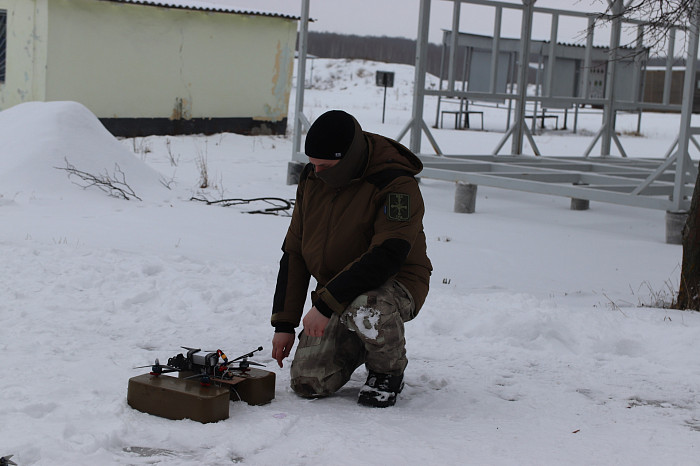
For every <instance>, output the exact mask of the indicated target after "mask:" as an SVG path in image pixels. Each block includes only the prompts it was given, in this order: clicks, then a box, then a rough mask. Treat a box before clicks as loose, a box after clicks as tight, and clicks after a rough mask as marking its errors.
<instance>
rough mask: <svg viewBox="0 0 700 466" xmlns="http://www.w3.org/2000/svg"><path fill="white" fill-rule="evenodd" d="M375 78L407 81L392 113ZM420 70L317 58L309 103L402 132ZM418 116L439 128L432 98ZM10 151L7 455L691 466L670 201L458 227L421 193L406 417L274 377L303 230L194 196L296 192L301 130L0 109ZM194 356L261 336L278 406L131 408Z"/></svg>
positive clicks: (441, 195)
mask: <svg viewBox="0 0 700 466" xmlns="http://www.w3.org/2000/svg"><path fill="white" fill-rule="evenodd" d="M377 70H387V71H394V72H396V85H395V87H394V88H391V89H389V91H388V94H387V110H386V122H385V123H384V124H382V122H381V118H382V99H383V90H382V89H381V88H377V87H376V86H375V85H374V73H375V72H376V71H377ZM307 75H308V72H307ZM412 78H413V70H412V67H410V66H403V65H392V64H381V63H370V62H361V61H345V60H315V61H314V69H313V75H312V77H311V78H310V79H312V80H313V81H314V86H313V88H312V89H309V90H308V91H307V93H306V97H305V112H306V115H307V117H309V118H310V119H313V118H315V117H317V116H318V115H320V114H321V113H323V112H324V111H326V110H328V109H332V108H341V109H344V110H347V111H349V112H351V113H353V114H354V115H356V116H357V118H358V120H359V121H360V123H361V124H362V125H363V126H364V127H365V129H366V130H369V131H373V132H378V133H382V134H385V135H387V136H390V137H395V136H396V135H397V134H399V132H400V131H401V129H402V128H403V127H404V126H405V124H406V123H407V122H408V120H409V119H410V115H411V108H410V106H411V92H412V89H411V82H412ZM293 105H294V103H293V102H292V105H291V108H293ZM484 111H485V112H486V114H485V126H486V131H483V132H482V131H455V130H452V129H439V130H434V134H435V137H436V138H437V140H438V142H439V144H440V146H441V148H442V149H443V151H445V152H446V153H458V152H466V153H470V154H479V153H482V154H488V153H490V152H491V151H492V149H493V148H494V147H495V145H496V144H497V143H498V141H499V140H500V139H501V137H502V135H503V131H504V128H505V118H506V111H505V110H504V109H502V108H501V109H494V108H484ZM425 114H426V120H427V121H428V122H429V123H432V121H431V120H432V119H433V118H434V115H435V102H433V101H430V100H429V101H428V102H427V104H426V110H425ZM569 118H572V116H571V115H569ZM290 121H291V118H290ZM571 125H572V120H571V119H570V120H569V127H571ZM599 125H600V115H599V114H585V115H580V116H579V121H578V128H577V129H578V133H577V134H576V135H574V134H572V132H571V131H570V130H568V131H553V130H548V131H545V132H543V133H542V134H540V135H538V136H536V141H537V144H538V145H539V147H540V149H541V150H542V151H543V152H544V153H545V154H547V155H567V154H568V155H581V154H582V153H583V151H584V150H585V148H586V147H587V146H588V144H589V142H590V138H591V135H592V134H595V132H596V131H597V130H598V127H599ZM636 125H637V118H636V116H635V115H626V116H625V115H623V116H621V117H620V119H619V121H618V125H617V128H618V130H619V131H620V132H621V133H622V134H621V136H620V138H621V140H622V141H623V144H624V145H625V148H626V150H627V152H628V153H629V154H631V155H632V154H634V155H636V156H656V157H660V156H662V155H663V154H664V153H665V152H666V150H667V149H668V147H669V146H670V144H671V143H672V141H673V139H674V137H675V135H676V134H677V127H678V115H664V114H653V115H652V114H649V115H644V117H643V119H642V131H641V133H642V135H641V136H633V135H631V133H633V132H635V131H636ZM0 141H2V143H1V144H0V218H1V219H2V220H1V221H0V261H1V262H2V267H0V352H1V356H0V361H2V366H1V368H2V374H1V376H0V456H5V455H14V457H13V458H12V459H13V460H14V461H15V462H17V463H18V464H20V465H68V464H71V465H95V464H167V465H190V464H198V465H199V464H206V465H221V464H230V463H242V464H253V465H273V464H279V463H283V464H299V465H325V464H339V465H355V464H377V465H379V464H382V465H386V464H391V465H394V464H396V465H399V464H416V465H428V464H473V465H485V464H488V465H513V464H518V465H550V464H574V465H589V464H621V465H641V464H644V465H647V464H648V465H657V464H680V465H691V464H695V465H697V464H700V360H699V358H698V354H699V353H698V349H697V346H698V341H700V314H698V313H694V312H681V311H676V310H669V309H665V308H663V304H664V302H666V303H667V302H669V301H670V300H671V299H672V297H673V293H674V291H675V290H676V288H677V286H678V278H679V269H680V261H681V247H680V246H675V245H668V244H666V243H665V226H664V212H660V211H654V210H645V209H637V208H628V207H621V206H616V205H609V204H603V203H591V209H590V210H588V211H572V210H570V209H569V200H568V199H565V198H556V197H546V196H540V195H530V194H523V193H518V192H510V191H505V190H497V189H489V188H483V187H480V188H479V192H478V199H477V205H476V206H477V212H476V213H475V214H471V215H467V214H456V213H453V212H452V209H453V201H454V185H453V184H450V183H446V182H442V181H437V180H430V179H426V178H423V179H422V190H423V194H424V197H425V200H426V209H427V214H426V217H425V230H426V235H427V238H428V252H429V255H430V257H431V259H432V262H433V265H434V268H435V270H434V273H433V279H432V283H431V286H432V288H431V291H430V294H429V296H428V299H427V301H426V303H425V306H424V308H423V310H422V311H421V314H420V315H419V316H418V318H417V319H415V320H414V321H412V322H411V323H410V324H409V325H408V326H407V341H408V353H409V366H408V369H407V372H406V388H405V390H404V392H403V393H402V395H401V397H400V399H399V401H398V403H397V405H396V406H395V407H393V408H389V409H383V410H381V409H368V408H364V407H361V406H358V405H357V403H356V396H357V391H358V389H359V388H360V386H361V385H362V383H363V382H364V379H365V372H364V370H363V369H360V370H358V371H357V373H356V374H355V376H353V378H352V380H351V381H350V383H348V385H347V386H346V387H344V388H343V389H342V390H341V391H340V392H339V393H338V394H337V395H336V396H333V397H331V398H329V399H321V400H315V401H307V400H303V399H300V398H298V397H297V396H295V395H294V394H293V393H292V392H291V391H290V389H289V388H288V383H289V372H288V364H286V365H285V368H283V369H279V368H278V367H277V365H276V364H273V361H272V359H271V356H270V344H269V342H270V340H271V337H272V328H271V327H270V325H269V314H270V308H271V301H272V294H273V290H274V284H275V279H276V274H277V265H278V261H279V258H280V254H281V253H280V246H281V243H282V239H283V237H284V234H285V231H286V228H287V225H288V221H289V219H288V218H287V217H284V216H272V215H250V214H246V213H244V212H245V211H246V210H250V209H255V208H259V207H262V205H255V206H253V205H247V206H246V205H243V206H238V207H218V206H208V205H205V204H203V203H200V202H196V201H191V200H190V198H191V197H193V196H206V197H207V198H209V199H220V198H246V199H249V198H257V197H278V198H283V199H289V198H293V196H294V190H295V187H294V186H287V185H286V184H285V180H286V173H287V163H288V161H289V160H290V158H291V145H292V144H291V138H290V137H280V136H257V137H245V136H240V135H234V134H221V135H215V136H209V137H204V136H193V137H149V138H145V139H143V138H138V139H136V140H124V141H115V139H114V138H112V137H111V136H110V135H109V134H108V133H107V132H106V131H105V130H104V129H103V128H102V127H101V126H100V125H99V123H98V122H97V120H96V119H95V118H94V116H93V115H92V114H91V113H90V112H89V111H88V110H87V109H85V108H84V107H82V106H80V105H78V104H75V103H65V102H62V103H30V104H23V105H21V106H18V107H14V108H11V109H8V110H5V111H3V112H0ZM424 147H425V148H427V147H429V145H428V144H427V143H426V144H425V145H424ZM424 150H427V149H424ZM69 164H70V165H69ZM69 166H72V167H74V168H75V169H76V170H81V171H85V172H89V173H92V174H107V175H110V176H113V177H114V176H120V175H119V173H120V172H123V174H124V177H125V180H126V182H127V184H128V185H129V186H130V187H131V188H133V190H134V191H135V192H136V194H137V195H138V196H139V197H140V198H141V199H142V201H138V200H135V199H132V200H128V201H127V200H123V199H118V198H114V197H109V196H107V194H106V193H104V192H102V191H100V190H99V189H97V188H96V187H92V188H88V189H82V188H81V187H79V186H77V184H76V183H80V179H78V178H76V177H75V176H73V177H71V178H69V177H68V172H67V171H66V170H65V168H68V167H69ZM203 167H206V177H205V178H206V180H203V175H202V172H203ZM203 181H207V184H208V186H209V187H208V188H204V189H203V188H200V186H201V185H202V182H203ZM166 185H167V186H169V188H170V189H167V188H166ZM180 345H185V346H198V347H205V348H209V349H216V348H221V349H223V350H224V351H225V352H226V353H228V354H229V356H231V355H239V354H243V353H245V352H248V351H250V350H252V349H253V348H256V347H257V346H259V345H262V346H264V347H265V350H264V351H263V352H262V354H261V355H260V357H258V358H256V360H257V361H258V362H262V363H265V364H266V365H267V369H268V370H271V371H274V372H275V373H276V374H277V394H276V398H275V400H274V401H273V402H272V403H270V404H268V405H265V406H256V407H253V406H248V405H245V404H242V403H240V402H238V403H231V405H230V418H229V419H228V420H226V421H222V422H218V423H214V424H206V425H204V424H200V423H198V422H194V421H190V420H182V421H170V420H166V419H162V418H159V417H155V416H151V415H148V414H144V413H141V412H138V411H135V410H133V409H131V408H130V407H129V406H128V405H127V402H126V394H127V383H128V380H129V378H131V377H133V376H136V375H139V374H141V373H143V372H144V369H140V370H135V369H133V367H134V366H140V365H144V364H150V363H151V362H152V361H153V360H154V359H155V358H160V359H161V361H163V360H167V358H168V357H169V356H173V355H174V354H177V353H178V352H180V351H181V349H180V348H179V347H180Z"/></svg>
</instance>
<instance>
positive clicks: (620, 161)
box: [399, 0, 700, 212]
mask: <svg viewBox="0 0 700 466" xmlns="http://www.w3.org/2000/svg"><path fill="white" fill-rule="evenodd" d="M444 1H452V2H453V3H454V8H453V29H452V34H451V37H452V38H453V41H454V46H453V47H452V51H453V53H454V51H456V45H457V40H458V37H459V31H458V25H459V16H460V13H461V8H462V6H463V5H481V6H490V7H492V8H494V10H495V14H494V18H495V21H494V23H495V24H494V35H493V37H494V40H493V41H492V47H493V49H492V67H491V82H492V86H491V90H494V89H495V83H496V79H497V76H496V74H495V73H496V70H497V66H496V60H497V57H498V54H499V52H500V43H499V42H500V40H499V38H500V36H501V31H500V29H501V25H500V22H501V15H502V10H503V9H504V8H509V9H517V10H520V11H521V15H522V18H521V19H522V21H521V37H520V44H519V45H520V50H519V53H518V57H519V63H528V62H529V57H530V52H531V49H530V45H531V42H532V23H533V15H534V14H535V13H538V14H544V15H548V16H550V17H551V25H552V27H551V38H550V42H549V46H550V47H551V50H550V53H549V57H551V60H552V62H554V61H555V60H556V53H555V46H556V44H557V31H558V23H559V17H560V16H563V15H571V16H579V17H581V16H583V17H586V18H588V24H589V28H588V36H587V41H586V52H585V54H586V65H585V66H584V72H588V70H589V69H590V64H591V57H592V56H593V19H594V18H595V16H596V15H594V14H586V13H580V12H569V11H565V10H556V9H551V8H536V7H535V3H536V0H522V4H514V3H505V2H499V1H491V0H444ZM609 2H610V5H611V7H612V11H613V12H614V13H620V12H622V11H623V7H624V5H623V1H622V0H609ZM698 3H700V2H699V1H697V0H696V1H695V5H694V8H695V11H698ZM430 6H431V0H421V1H420V14H419V27H418V39H417V53H416V55H417V59H416V71H415V72H416V82H415V91H414V92H415V94H414V105H413V115H412V119H411V122H410V123H409V124H408V125H407V126H406V128H405V130H404V132H402V133H401V134H400V135H399V139H401V138H402V137H403V136H404V135H405V134H406V133H407V132H408V131H410V146H409V147H410V149H411V150H412V151H413V152H415V153H417V154H419V156H420V157H421V159H422V160H423V162H424V164H425V167H426V168H425V170H424V172H423V175H424V176H426V177H431V178H438V179H443V180H449V181H460V182H464V183H470V184H475V185H484V186H494V187H498V188H504V189H513V190H519V191H527V192H535V193H543V194H552V195H557V196H564V197H572V198H577V199H586V200H595V201H601V202H610V203H615V204H622V205H629V206H637V207H646V208H652V209H661V210H666V211H672V212H683V211H687V210H688V209H689V207H690V197H691V196H692V193H693V189H694V183H695V178H696V176H697V170H696V169H695V167H694V166H693V163H692V161H691V159H690V156H689V153H688V148H689V145H690V143H691V142H692V143H694V144H695V146H696V147H699V148H700V145H699V144H698V143H697V142H696V141H695V139H693V135H694V134H697V133H698V132H700V131H698V130H697V129H695V128H691V126H690V117H691V113H692V100H693V99H692V95H693V92H694V72H692V71H693V70H695V67H696V62H697V52H698V19H697V15H695V16H694V19H695V21H694V22H693V24H691V25H689V27H688V42H687V50H688V55H687V61H686V70H687V71H686V73H685V81H684V96H685V97H684V99H683V105H682V106H681V124H680V129H679V135H678V138H677V139H676V142H675V143H674V145H673V147H671V148H670V149H669V151H668V152H667V153H666V154H665V155H663V154H659V158H658V159H656V158H654V159H639V158H628V157H626V156H627V154H626V153H625V151H624V148H623V147H622V144H621V142H620V141H619V139H618V137H617V135H616V134H615V117H616V113H617V111H618V110H619V109H621V108H624V107H625V106H629V104H630V103H629V102H622V101H620V100H618V99H617V96H616V95H615V87H617V86H615V85H614V83H616V65H617V64H618V62H619V56H618V54H619V50H620V41H621V39H620V37H621V29H622V24H623V19H622V18H621V17H618V16H615V17H614V18H612V19H611V37H610V46H609V54H608V64H607V70H606V76H605V79H606V86H605V96H604V98H603V99H598V100H599V101H600V104H601V105H602V106H603V121H602V124H601V128H600V130H599V131H598V132H597V134H596V135H595V136H594V138H593V140H592V141H591V143H590V145H589V146H588V148H587V149H586V152H585V156H583V157H564V156H555V157H541V156H540V153H539V150H538V148H537V145H536V144H535V141H534V139H533V137H532V134H531V133H530V131H529V129H528V127H527V124H526V122H525V109H526V105H527V103H528V102H530V101H538V100H539V101H540V102H541V101H546V100H550V101H552V100H556V99H557V98H556V97H554V96H552V95H547V94H545V95H542V96H531V95H528V94H527V71H528V69H527V66H519V67H518V81H517V92H516V95H515V96H513V95H512V94H510V95H497V94H498V93H494V92H491V93H489V94H488V95H483V97H486V98H488V97H489V96H490V97H493V96H497V97H499V98H513V99H514V100H515V105H516V109H515V115H514V121H513V125H512V126H511V127H510V129H509V130H508V131H507V132H506V134H505V135H504V137H503V138H502V139H501V141H500V143H499V144H498V146H497V147H496V148H495V149H494V151H493V152H492V154H490V155H476V156H466V155H452V156H448V155H444V154H442V153H441V152H440V151H439V148H438V147H437V144H436V143H433V141H434V138H433V137H432V135H430V130H429V128H428V127H427V125H426V124H425V122H424V121H423V103H424V99H425V97H426V96H443V97H455V96H456V97H464V98H474V97H475V95H476V96H479V95H480V93H469V92H464V91H458V90H456V89H455V79H454V71H453V70H454V65H453V62H452V60H451V62H450V64H449V72H448V86H447V89H444V90H429V89H425V79H424V76H425V63H426V61H427V60H426V54H427V36H428V31H429V29H428V24H429V19H430ZM626 21H627V22H632V23H634V24H636V25H637V26H638V39H637V47H638V48H639V49H640V50H641V49H642V48H643V46H642V41H643V27H644V24H643V23H641V22H635V21H633V20H626ZM670 46H671V47H672V44H671V45H670ZM671 53H672V50H671ZM451 58H453V57H451ZM553 69H554V66H550V67H549V70H553ZM688 70H690V72H689V71H688ZM552 72H553V71H550V72H549V73H548V75H547V77H546V79H547V82H548V83H552V79H553V76H552ZM587 82H588V80H587V79H583V83H584V86H583V89H582V95H584V96H586V95H587V89H586V88H585V87H586V83H587ZM668 85H669V86H670V82H669V83H668ZM547 88H548V89H550V90H551V89H552V88H553V86H552V85H548V86H547ZM634 95H635V96H636V95H638V94H637V93H634ZM689 96H690V97H689ZM577 100H580V101H581V102H580V103H583V102H590V100H591V99H590V98H588V97H580V98H573V99H572V98H567V102H573V103H577V102H576V101H577ZM423 134H425V135H426V136H427V138H428V140H429V141H431V144H432V145H433V149H434V150H435V152H437V156H434V155H428V154H425V153H423V152H421V139H422V135H423ZM509 138H510V139H512V141H511V142H512V145H511V153H510V154H509V155H507V156H505V155H498V154H499V152H500V150H501V149H502V148H503V146H504V145H505V143H506V141H507V140H508V139H509ZM524 138H528V140H529V142H530V145H531V146H532V148H533V150H534V151H535V157H532V156H525V155H523V150H522V149H523V139H524ZM598 142H600V146H601V155H600V157H589V156H588V154H589V153H590V152H591V150H592V148H593V146H594V145H595V144H596V143H598ZM613 143H614V144H616V145H617V147H618V149H619V151H620V153H621V154H622V158H619V157H613V156H611V151H610V149H611V146H612V144H613Z"/></svg>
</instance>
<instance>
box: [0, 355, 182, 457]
mask: <svg viewBox="0 0 700 466" xmlns="http://www.w3.org/2000/svg"><path fill="white" fill-rule="evenodd" d="M146 367H150V368H151V374H156V375H159V374H167V373H169V372H176V371H179V370H180V369H178V368H176V367H173V366H168V365H167V364H161V363H160V361H159V360H158V358H156V361H155V363H154V364H152V365H150V366H137V367H134V369H144V368H146ZM164 368H165V370H163V369H164ZM0 466H1V465H0Z"/></svg>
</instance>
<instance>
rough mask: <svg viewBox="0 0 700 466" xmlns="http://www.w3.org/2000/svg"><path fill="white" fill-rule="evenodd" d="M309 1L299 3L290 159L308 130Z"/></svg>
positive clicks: (303, 0) (299, 146)
mask: <svg viewBox="0 0 700 466" xmlns="http://www.w3.org/2000/svg"><path fill="white" fill-rule="evenodd" d="M309 1H310V0H302V2H301V21H300V22H299V50H298V55H297V92H296V102H295V104H294V136H293V139H292V151H293V153H292V158H294V157H295V156H296V155H297V154H298V153H300V152H301V132H302V130H303V128H304V127H306V128H308V126H309V121H308V120H307V119H306V117H305V116H304V84H305V82H306V50H307V47H308V37H309Z"/></svg>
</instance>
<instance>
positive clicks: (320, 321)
mask: <svg viewBox="0 0 700 466" xmlns="http://www.w3.org/2000/svg"><path fill="white" fill-rule="evenodd" d="M330 320H331V319H329V318H328V317H326V316H324V315H323V314H321V313H320V312H319V311H318V309H316V306H314V307H312V308H311V309H309V312H307V313H306V315H305V316H304V320H303V321H302V322H303V324H304V332H306V334H307V335H308V336H310V337H322V336H323V332H324V331H325V330H326V325H328V322H329V321H330Z"/></svg>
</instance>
